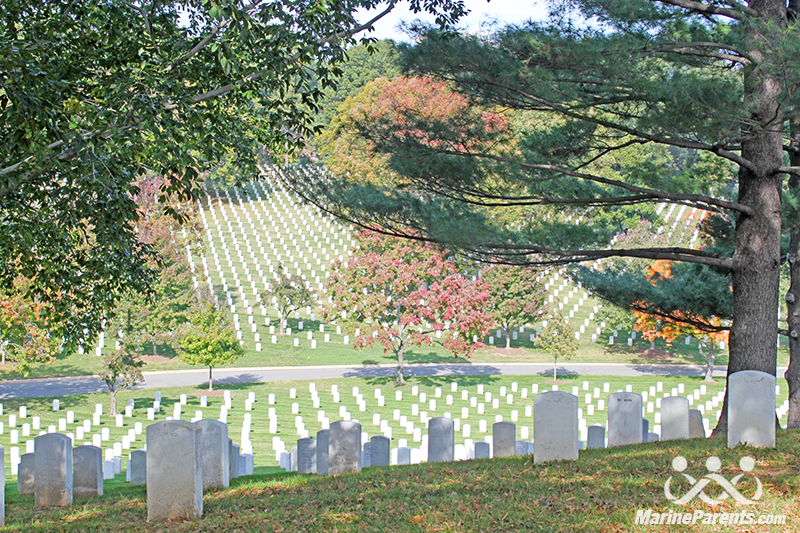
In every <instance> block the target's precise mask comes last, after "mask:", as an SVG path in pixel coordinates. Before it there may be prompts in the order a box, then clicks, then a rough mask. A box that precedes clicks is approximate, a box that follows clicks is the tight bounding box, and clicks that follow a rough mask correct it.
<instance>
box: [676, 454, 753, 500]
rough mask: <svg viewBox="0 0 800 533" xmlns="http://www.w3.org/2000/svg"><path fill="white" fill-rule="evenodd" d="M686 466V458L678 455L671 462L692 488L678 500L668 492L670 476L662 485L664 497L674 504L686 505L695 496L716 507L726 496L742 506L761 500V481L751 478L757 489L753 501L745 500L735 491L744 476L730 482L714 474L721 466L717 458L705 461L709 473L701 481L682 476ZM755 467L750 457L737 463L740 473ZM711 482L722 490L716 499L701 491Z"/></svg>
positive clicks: (740, 475)
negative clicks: (754, 481)
mask: <svg viewBox="0 0 800 533" xmlns="http://www.w3.org/2000/svg"><path fill="white" fill-rule="evenodd" d="M687 465H688V463H687V462H686V458H685V457H682V456H680V455H679V456H677V457H675V458H674V459H673V460H672V468H673V469H674V470H675V471H677V472H681V475H682V476H683V477H684V479H686V481H688V482H689V483H691V484H692V488H691V489H690V490H689V492H687V493H686V494H684V495H683V496H681V497H680V498H678V497H677V496H674V495H673V494H672V492H670V490H669V485H670V482H671V481H672V476H670V477H669V479H667V482H666V483H665V484H664V496H666V497H667V499H668V500H675V503H677V504H679V505H686V503H688V502H689V501H690V500H691V499H692V498H694V497H695V496H697V497H698V498H700V500H702V501H704V502H705V503H707V504H709V505H717V504H719V503H720V502H722V501H723V500H725V499H726V498H727V497H728V496H731V497H733V499H734V500H736V501H737V502H738V503H740V504H742V505H751V504H754V503H756V500H758V499H760V498H761V491H762V486H761V480H760V479H758V477H756V476H755V475H754V476H753V479H755V480H756V484H757V489H756V493H755V494H754V495H753V499H752V500H750V499H747V498H745V497H744V496H743V495H742V494H741V493H740V492H739V491H738V490H736V484H737V483H738V482H739V480H741V479H742V478H743V477H744V474H739V475H738V476H736V477H734V478H733V479H732V480H730V481H728V480H727V479H725V478H724V477H722V476H721V475H719V474H716V473H715V472H717V471H718V470H719V469H720V467H721V466H722V462H721V461H720V460H719V457H715V456H712V457H709V458H708V460H706V469H708V471H709V473H708V474H706V475H705V476H704V477H703V478H702V479H694V478H693V477H692V476H690V475H688V474H684V473H683V471H684V470H686V467H687ZM755 465H756V462H755V460H754V459H753V458H752V457H747V456H745V457H742V458H741V460H740V461H739V468H741V469H742V472H751V471H752V470H753V468H754V467H755ZM712 481H714V482H716V483H717V485H719V486H720V487H722V490H723V492H721V493H720V494H719V496H717V498H716V499H712V498H709V497H708V495H707V494H706V493H705V492H703V489H705V488H706V486H707V485H708V484H709V483H711V482H712Z"/></svg>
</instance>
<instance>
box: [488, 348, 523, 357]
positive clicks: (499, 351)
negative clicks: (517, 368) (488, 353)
mask: <svg viewBox="0 0 800 533" xmlns="http://www.w3.org/2000/svg"><path fill="white" fill-rule="evenodd" d="M527 354H528V352H527V351H526V350H524V349H522V348H495V350H494V351H493V352H492V355H496V356H497V357H520V356H523V355H527Z"/></svg>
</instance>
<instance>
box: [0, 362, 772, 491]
mask: <svg viewBox="0 0 800 533" xmlns="http://www.w3.org/2000/svg"><path fill="white" fill-rule="evenodd" d="M454 382H455V383H456V384H457V387H458V391H457V392H452V391H451V384H452V383H454ZM584 382H587V385H588V390H584ZM658 382H661V383H662V385H663V392H659V393H658V394H657V396H658V397H661V396H662V395H663V393H671V392H672V389H673V388H677V387H678V386H679V384H680V383H683V384H684V387H685V389H684V393H683V394H681V395H683V396H688V395H691V394H692V393H693V392H694V391H695V390H696V389H700V387H701V385H706V387H707V391H706V394H705V395H704V396H701V399H700V401H695V402H694V405H693V407H697V406H698V405H701V404H702V405H705V403H706V402H707V401H711V399H712V397H713V396H714V395H715V394H717V393H718V392H720V391H721V390H723V387H724V381H723V380H718V381H717V382H716V383H711V384H704V383H703V382H702V380H701V379H699V378H677V377H658V378H656V377H630V378H627V377H619V376H592V377H567V378H566V379H560V380H559V382H558V383H557V384H556V385H557V386H558V387H559V390H562V391H566V392H570V393H572V392H573V387H577V388H578V391H577V392H578V394H577V395H578V398H579V408H580V409H581V412H582V416H583V418H584V419H585V420H586V423H587V425H592V424H601V425H603V426H607V423H606V419H607V409H606V408H605V407H604V408H603V409H600V408H599V407H598V399H594V398H592V405H593V406H594V414H589V413H588V404H586V403H585V399H586V398H585V395H586V394H587V393H590V394H592V395H594V389H595V388H597V389H600V391H599V392H600V394H599V399H602V400H603V401H604V402H607V397H608V394H609V393H606V392H602V391H603V389H604V388H605V385H606V384H608V389H609V392H610V393H613V392H616V391H617V390H625V388H626V385H631V388H632V390H633V391H634V392H637V393H640V394H641V393H642V392H647V393H648V396H649V398H648V400H649V401H654V400H653V398H654V397H653V395H651V394H649V393H650V387H656V384H657V383H658ZM309 383H310V382H309V381H307V380H303V381H282V382H270V383H247V384H235V385H224V386H221V387H218V389H217V390H216V391H215V392H216V394H215V395H208V397H207V401H208V407H205V408H203V407H201V406H200V402H201V396H202V395H207V394H208V392H207V391H206V390H205V389H204V388H203V387H176V388H168V389H166V388H165V389H162V390H161V393H162V400H161V406H162V410H161V413H159V414H156V415H155V421H161V420H166V418H167V416H172V412H173V404H174V403H175V402H179V399H180V395H181V394H186V395H187V404H186V405H185V406H183V408H182V415H181V418H182V419H183V420H189V419H191V418H192V417H194V416H195V412H196V411H202V416H203V418H215V419H216V418H218V417H219V416H220V407H221V406H222V405H223V403H224V398H223V396H222V391H223V390H230V391H231V397H232V406H233V407H232V409H231V410H230V411H229V412H228V426H229V436H230V437H231V438H233V440H234V442H236V443H240V442H241V428H242V425H243V423H244V419H245V414H246V413H250V416H251V433H250V435H249V437H250V440H251V442H252V445H253V451H254V455H255V465H256V466H259V467H273V466H277V465H278V461H277V458H276V450H275V449H274V448H273V444H272V440H273V437H276V436H277V437H279V438H280V439H281V440H282V441H283V443H284V444H285V446H286V449H290V448H291V447H292V446H293V445H294V444H295V442H296V440H297V439H299V438H300V435H299V433H298V431H297V430H296V428H295V416H297V415H296V414H294V413H292V404H294V403H297V404H298V411H299V414H300V415H301V416H302V417H303V422H304V424H305V428H306V430H307V431H308V432H309V434H310V436H315V435H316V432H317V431H319V430H320V429H322V422H321V421H319V420H318V418H317V412H318V410H317V409H316V408H314V407H313V405H312V399H311V395H310V393H309ZM314 383H315V388H316V390H317V391H318V393H319V398H320V409H321V410H323V411H325V416H326V417H328V418H329V420H330V421H331V422H333V421H336V420H340V419H341V417H340V416H339V409H340V408H341V407H342V406H343V407H345V408H346V410H347V412H349V413H350V414H351V417H352V418H353V419H357V420H359V421H360V423H361V424H362V428H363V431H364V432H365V433H367V434H369V436H374V435H379V434H381V433H382V431H381V429H380V423H379V424H378V425H375V424H374V422H375V421H374V420H373V415H375V414H377V415H379V416H380V419H381V420H386V421H387V422H388V424H389V427H391V428H392V447H393V448H396V447H397V446H398V445H399V440H400V439H407V441H408V445H409V446H410V447H419V446H420V443H419V442H414V440H413V434H410V433H408V432H407V429H406V428H405V427H403V426H401V425H400V422H399V421H397V420H394V411H395V410H400V414H401V415H405V416H407V418H408V420H412V421H413V422H414V427H415V428H419V429H420V430H421V432H422V434H425V433H426V431H427V430H426V425H425V424H423V423H422V422H421V418H420V416H419V415H416V416H415V415H412V407H411V406H412V405H413V404H417V405H418V409H419V413H420V415H421V414H422V412H425V413H426V414H427V416H429V417H434V416H443V415H444V413H446V412H449V413H450V415H451V418H454V419H456V418H458V419H461V422H460V424H461V425H462V429H463V424H470V435H469V437H467V436H466V435H464V432H463V431H461V430H459V431H456V435H455V436H456V444H462V443H464V442H465V440H466V439H467V438H470V439H472V440H473V441H474V442H477V441H480V440H483V439H484V437H485V436H487V435H490V434H491V426H492V423H494V421H495V417H496V416H497V415H500V416H502V417H503V420H506V421H510V420H512V414H513V413H512V411H516V412H517V418H518V420H517V421H516V424H517V437H518V438H525V435H524V432H526V431H527V435H528V436H527V439H528V440H530V439H532V438H533V418H532V416H526V407H527V406H531V405H532V404H533V394H532V393H531V388H532V386H533V385H536V386H537V388H538V391H539V392H543V391H545V390H550V389H552V387H553V385H554V384H553V383H552V382H551V381H550V380H549V379H548V378H547V377H546V376H457V377H451V376H434V377H415V378H413V379H412V381H411V385H410V386H406V387H402V388H400V389H395V387H394V386H393V380H392V378H388V377H376V378H347V379H339V380H334V379H326V380H316V381H315V382H314ZM514 383H517V389H518V391H517V392H511V388H512V386H513V384H514ZM779 383H781V393H780V394H778V396H777V398H778V399H777V402H778V403H779V404H782V403H783V401H784V397H785V394H786V384H785V381H783V380H780V381H779ZM333 385H337V386H338V389H339V393H340V403H334V402H333V397H332V394H331V388H332V386H333ZM479 385H483V387H484V392H483V394H478V392H477V390H478V387H479ZM412 386H417V387H418V392H419V393H425V394H426V396H427V398H426V400H425V402H424V403H423V402H421V401H420V396H414V395H413V394H412V392H413V390H412ZM353 387H358V388H359V391H360V393H361V394H362V395H363V397H364V400H365V402H366V404H367V406H366V411H363V412H362V411H359V407H358V405H357V402H356V398H355V397H354V396H353V393H352V388H353ZM501 387H506V393H509V394H513V396H514V398H513V399H514V403H513V404H508V403H507V399H506V398H503V397H500V398H499V399H500V401H499V405H498V407H497V408H496V409H495V408H493V406H492V402H491V401H486V393H490V394H492V400H494V399H495V398H498V397H499V394H500V388H501ZM377 388H380V389H381V390H382V394H383V396H384V397H385V399H386V400H385V405H384V406H378V402H377V400H376V399H375V389H377ZM437 388H441V389H442V391H441V394H442V397H441V398H435V394H436V389H437ZM522 388H527V389H528V398H522V397H521V391H522ZM291 389H295V390H296V398H290V390H291ZM397 390H400V391H401V392H402V399H401V400H397V399H396V397H395V392H396V391H397ZM462 391H467V396H468V399H467V400H463V399H462ZM250 392H253V393H255V396H256V402H255V404H254V405H253V408H252V411H246V410H245V405H244V404H245V399H246V398H247V396H248V394H249V393H250ZM270 394H274V395H275V403H274V404H270V403H269V395H270ZM448 395H452V396H453V399H452V401H453V404H452V405H447V403H446V402H447V396H448ZM154 397H155V391H153V390H134V391H123V392H121V393H119V394H118V404H119V410H120V412H122V411H123V409H124V406H125V405H126V404H127V401H128V400H129V399H133V400H134V403H135V409H134V411H133V417H131V418H127V417H125V418H124V425H123V426H122V427H117V426H116V421H115V420H114V419H112V418H111V417H110V416H108V413H109V412H110V409H109V397H108V395H107V394H99V393H98V394H86V395H73V396H63V397H61V398H60V410H59V411H53V410H52V398H48V397H43V398H27V399H21V400H6V401H4V402H3V415H2V416H0V421H1V422H3V424H4V426H5V427H4V430H3V432H2V433H0V445H3V446H4V447H5V450H6V452H5V453H6V473H7V475H8V476H9V479H10V480H15V479H16V478H14V477H12V476H11V471H10V460H9V458H10V454H11V448H12V447H18V449H19V453H20V455H21V454H23V453H25V449H26V441H28V440H31V439H33V438H35V436H36V435H38V433H39V431H38V430H32V431H31V436H22V424H23V423H28V424H30V423H31V422H32V419H33V416H39V418H40V425H41V428H42V430H44V431H46V430H47V428H48V426H50V425H53V426H56V428H57V427H58V423H59V419H61V418H66V417H67V412H68V411H73V413H74V416H75V423H74V424H68V425H67V429H66V431H61V433H73V434H75V433H76V432H77V427H78V426H80V425H81V424H82V422H83V421H84V420H85V419H89V420H91V418H92V413H93V412H94V411H95V404H96V403H101V404H102V405H103V413H104V415H103V416H102V417H101V424H100V425H99V426H94V425H93V426H92V433H99V432H101V430H102V428H108V429H109V433H110V439H109V440H108V441H104V442H102V447H103V448H110V447H111V446H112V443H113V442H115V441H116V442H119V441H121V438H122V436H123V435H127V434H128V430H129V429H131V428H134V427H135V424H136V422H141V423H142V424H143V426H144V427H146V426H147V425H148V424H150V423H152V422H151V421H149V420H148V419H147V414H146V413H147V411H146V410H147V407H151V406H152V402H153V399H154ZM472 397H477V398H478V402H479V403H483V404H484V408H485V413H484V414H483V415H479V414H478V413H477V407H472V406H471V398H472ZM431 399H435V400H436V406H435V407H436V409H435V410H432V409H430V400H431ZM20 405H25V406H26V408H27V418H25V419H22V418H18V419H17V426H16V428H15V429H16V430H17V431H18V432H19V442H18V443H14V444H12V443H11V430H12V428H10V427H9V426H8V423H9V415H11V414H15V415H18V414H19V406H20ZM646 405H647V403H646V402H645V407H646ZM653 407H654V409H653V411H654V412H652V413H650V412H648V413H646V417H647V418H648V419H649V421H650V428H651V430H652V429H653V428H654V426H655V414H656V413H657V412H659V409H658V408H657V407H655V405H654V406H653ZM712 407H713V406H712ZM463 408H467V409H468V410H469V413H468V417H467V418H462V409H463ZM718 408H719V407H713V408H712V409H711V410H710V411H708V412H706V414H705V415H704V416H705V417H706V418H708V420H709V423H710V427H712V428H713V427H714V426H715V425H716V412H717V409H718ZM269 409H275V413H276V415H277V417H278V424H277V432H276V433H271V432H270V431H269V418H268V412H269ZM481 419H484V420H486V423H487V424H486V425H487V433H483V432H480V431H479V420H481ZM782 422H784V423H785V418H783V419H782ZM525 428H527V430H526V429H525ZM90 440H91V438H90V437H88V436H84V439H82V440H81V439H77V438H76V441H75V442H76V445H78V444H83V443H84V442H88V441H90ZM144 443H145V435H144V434H142V435H140V436H137V439H136V441H135V442H133V443H131V448H130V450H127V449H126V450H123V458H127V456H128V453H130V451H132V450H134V449H139V448H142V447H143V446H144Z"/></svg>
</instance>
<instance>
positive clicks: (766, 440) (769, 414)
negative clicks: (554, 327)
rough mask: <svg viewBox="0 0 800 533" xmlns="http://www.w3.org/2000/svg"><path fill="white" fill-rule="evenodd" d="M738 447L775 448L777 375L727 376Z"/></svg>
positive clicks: (731, 433) (731, 442)
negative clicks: (741, 445)
mask: <svg viewBox="0 0 800 533" xmlns="http://www.w3.org/2000/svg"><path fill="white" fill-rule="evenodd" d="M739 444H744V445H746V446H754V447H757V448H763V447H766V448H774V447H775V376H773V375H771V374H767V373H765V372H759V371H758V370H743V371H741V372H734V373H733V374H731V375H730V376H728V448H733V447H734V446H737V445H739ZM37 450H38V448H37Z"/></svg>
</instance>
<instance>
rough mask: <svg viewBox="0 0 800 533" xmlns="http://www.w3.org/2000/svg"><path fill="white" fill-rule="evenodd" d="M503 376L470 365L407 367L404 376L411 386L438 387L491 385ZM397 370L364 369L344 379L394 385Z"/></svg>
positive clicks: (493, 368) (486, 367) (484, 368)
mask: <svg viewBox="0 0 800 533" xmlns="http://www.w3.org/2000/svg"><path fill="white" fill-rule="evenodd" d="M500 374H501V372H500V369H498V368H496V367H493V366H490V365H480V366H473V365H469V364H452V363H451V364H448V365H447V366H446V367H442V366H430V367H428V366H418V367H406V368H405V371H404V376H405V380H406V382H408V384H410V385H422V386H426V387H436V386H442V385H446V384H448V383H451V382H453V381H456V382H458V383H459V384H461V385H462V386H470V385H477V384H480V383H483V384H489V383H493V382H495V381H497V380H498V379H499V375H500ZM396 376H397V369H396V368H385V367H384V368H364V369H359V370H355V371H352V372H347V373H345V375H344V377H358V378H366V381H367V383H368V384H370V385H387V386H391V385H394V384H395V382H396V379H397V378H396Z"/></svg>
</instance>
